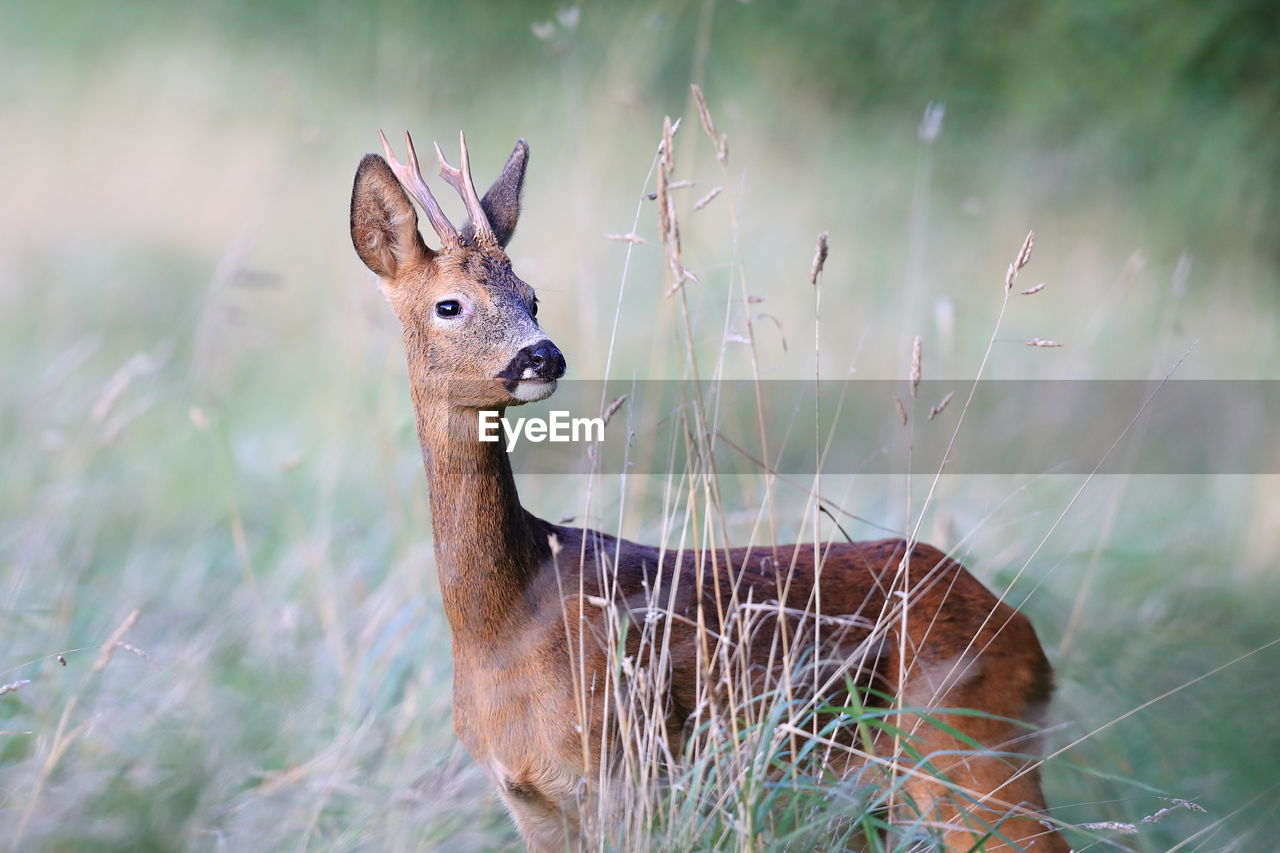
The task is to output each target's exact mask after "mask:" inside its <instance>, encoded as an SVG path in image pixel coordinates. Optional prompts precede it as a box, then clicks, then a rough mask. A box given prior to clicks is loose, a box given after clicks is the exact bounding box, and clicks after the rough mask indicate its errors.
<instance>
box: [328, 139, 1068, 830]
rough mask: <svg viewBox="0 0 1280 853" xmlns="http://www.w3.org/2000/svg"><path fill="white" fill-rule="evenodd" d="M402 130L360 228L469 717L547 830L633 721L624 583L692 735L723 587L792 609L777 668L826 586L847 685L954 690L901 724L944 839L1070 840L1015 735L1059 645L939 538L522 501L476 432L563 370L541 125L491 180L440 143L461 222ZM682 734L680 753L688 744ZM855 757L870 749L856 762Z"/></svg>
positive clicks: (757, 663)
mask: <svg viewBox="0 0 1280 853" xmlns="http://www.w3.org/2000/svg"><path fill="white" fill-rule="evenodd" d="M405 136H406V142H407V143H408V164H407V165H402V164H401V163H399V162H397V160H396V158H395V156H394V155H393V154H392V152H391V147H390V146H389V145H388V144H387V140H386V137H383V138H382V143H383V147H384V150H385V152H386V155H387V156H386V159H384V158H383V157H381V156H378V155H377V154H368V155H366V156H365V157H364V159H363V160H362V161H361V162H360V167H359V170H358V171H357V172H356V176H355V187H354V190H353V194H352V199H351V238H352V242H353V243H354V245H355V249H356V252H357V253H358V254H359V256H360V259H361V260H362V261H364V263H365V264H366V265H367V266H368V267H369V269H371V270H372V271H373V272H374V273H376V274H377V276H378V277H379V279H380V285H381V289H382V292H383V294H384V295H385V297H386V299H387V301H388V302H389V303H390V304H391V307H392V308H393V309H394V311H395V313H396V316H397V317H398V318H399V320H400V323H401V325H402V327H403V332H404V348H405V354H406V357H407V360H408V376H409V384H410V393H411V396H412V400H413V406H414V409H415V413H416V416H417V427H418V439H419V441H420V443H421V446H422V456H423V461H424V465H425V468H426V476H427V482H428V485H429V488H430V506H431V522H432V530H433V533H434V544H435V559H436V565H437V568H438V570H439V575H440V591H441V597H442V599H443V604H444V609H445V614H446V616H447V617H448V621H449V626H450V629H451V631H452V646H453V662H454V681H453V719H454V726H455V728H456V730H457V733H458V736H459V737H460V738H461V740H462V743H463V744H464V745H465V746H466V748H467V750H468V751H469V752H470V753H471V755H472V756H473V757H474V758H475V760H476V762H477V763H478V764H479V765H480V766H481V767H482V768H484V769H485V770H486V771H487V772H488V773H489V774H490V775H491V776H492V777H493V780H494V782H495V783H496V785H497V787H498V790H499V792H500V794H501V797H502V799H503V800H504V801H505V803H506V806H507V808H508V809H509V810H510V812H511V814H512V815H513V816H514V818H515V821H516V823H517V824H518V827H519V831H520V834H521V835H522V836H523V838H524V840H525V842H526V843H527V844H528V846H529V848H530V849H531V850H538V851H551V850H563V849H565V848H566V847H572V846H573V845H574V844H575V838H576V837H578V834H579V832H580V830H581V829H582V824H581V821H582V815H583V814H584V809H585V806H584V803H585V802H587V801H589V799H590V798H591V796H592V788H593V781H592V780H593V779H597V778H599V774H600V771H601V767H600V764H601V762H602V760H604V761H607V759H602V748H603V745H605V744H607V742H609V738H610V737H611V736H612V735H611V733H610V730H609V729H608V728H607V725H606V723H604V722H603V721H604V720H606V719H607V717H608V713H607V709H606V708H604V707H601V703H603V702H604V701H605V700H604V698H603V694H604V691H603V690H599V689H597V688H598V687H599V684H600V683H602V682H604V681H605V680H606V679H607V678H609V677H610V675H609V673H610V672H611V666H612V661H613V658H612V657H611V650H610V649H608V648H606V647H605V646H604V644H602V643H601V642H599V641H598V637H599V636H600V635H601V634H602V633H604V632H602V631H600V630H599V626H598V624H596V623H597V622H598V620H600V619H603V618H605V617H604V615H603V614H604V610H603V609H602V607H601V600H602V598H603V597H613V598H614V599H617V600H622V601H624V602H626V605H625V606H626V607H631V606H632V605H633V604H634V603H635V602H640V606H641V607H644V606H647V607H649V608H651V609H653V608H660V609H661V614H660V615H661V616H663V617H667V618H666V619H665V622H666V624H667V627H668V629H669V630H670V645H669V655H668V657H667V658H665V664H664V666H665V668H666V671H665V673H664V674H663V677H662V678H659V679H658V683H660V684H661V685H664V686H662V687H661V690H662V691H663V694H662V696H661V697H660V699H661V707H662V709H663V714H664V715H665V719H664V720H662V723H664V724H665V727H666V729H667V731H668V732H669V733H670V735H671V737H672V739H673V743H678V742H679V739H680V738H681V737H682V733H684V736H687V732H688V730H689V728H690V721H691V719H692V718H693V717H695V716H696V715H697V714H698V713H702V714H706V713H707V712H706V702H707V699H706V694H705V693H700V692H699V690H700V687H699V685H704V686H705V685H707V684H711V685H716V684H718V683H719V681H720V679H719V677H718V676H717V673H716V666H717V663H716V661H715V660H713V659H710V658H708V657H707V656H706V655H705V654H702V653H700V651H699V649H700V648H702V649H705V644H706V643H707V637H708V636H711V637H716V638H717V639H716V640H714V641H713V642H724V641H725V640H724V637H723V636H722V634H721V633H717V632H727V630H728V629H727V628H726V627H725V625H724V619H725V612H726V611H725V608H726V607H732V606H733V605H732V604H728V605H726V602H730V603H732V602H741V601H747V600H750V601H753V602H755V605H756V606H759V605H760V604H761V603H765V602H767V603H770V605H771V606H772V607H773V611H772V615H768V616H766V617H765V619H764V621H763V622H762V623H761V624H762V625H763V630H753V631H752V632H751V633H749V634H747V633H743V632H739V634H738V635H737V637H736V639H734V638H730V640H729V642H733V643H735V649H736V650H735V651H734V654H735V655H740V656H743V657H745V658H747V659H748V660H749V663H750V668H751V670H752V671H753V672H757V673H759V672H762V671H765V670H768V668H769V667H771V666H774V665H775V662H774V659H773V658H772V657H771V650H770V649H771V643H772V642H773V639H772V638H773V636H774V634H775V631H774V630H773V629H775V628H778V627H782V628H783V630H784V631H785V630H792V631H793V633H794V632H795V631H796V630H797V629H796V627H795V626H791V627H790V628H788V627H787V625H786V624H785V623H787V622H788V620H789V618H790V614H792V613H803V612H805V610H806V608H812V607H813V601H814V600H815V599H816V600H817V601H818V602H820V610H821V615H820V617H814V619H815V620H816V619H818V618H821V619H827V618H828V617H830V618H831V619H832V624H834V625H836V626H837V627H835V628H831V629H827V628H824V629H823V631H824V635H823V637H822V640H823V643H824V645H823V646H822V648H823V650H824V651H829V650H833V649H834V650H835V651H836V652H838V653H840V654H842V655H844V657H843V658H842V659H844V660H846V661H853V660H854V658H855V657H857V655H855V656H853V657H850V656H849V654H848V650H850V649H856V650H861V651H860V652H858V654H859V655H860V658H859V660H860V663H848V664H846V665H845V668H844V669H843V670H837V671H836V672H834V673H828V674H829V675H833V676H834V677H833V678H828V679H827V682H828V684H829V685H830V684H835V685H836V688H835V689H834V690H833V692H832V695H833V696H836V695H840V696H843V695H845V694H846V691H847V690H848V689H849V688H848V687H847V684H846V681H845V680H844V677H843V676H844V675H845V674H848V675H849V676H850V678H851V679H854V680H856V681H857V682H858V683H860V684H865V685H868V686H869V687H871V688H874V689H875V690H876V691H877V692H876V693H875V694H871V693H869V694H867V695H868V696H872V695H878V696H881V697H884V696H887V697H892V699H893V700H894V701H896V702H897V703H899V705H898V707H900V708H902V709H903V713H904V714H905V713H906V712H907V711H909V710H911V709H913V708H914V709H919V708H921V707H922V706H927V707H930V708H938V709H942V710H939V711H938V712H937V714H936V719H937V720H940V721H941V722H940V723H934V722H932V721H924V720H923V719H922V718H921V717H920V716H916V717H913V718H912V719H913V720H914V726H912V725H911V724H910V723H909V722H902V721H901V720H899V721H898V723H899V726H900V728H901V729H913V730H914V734H913V735H912V736H911V742H912V746H913V748H914V750H916V751H918V754H919V755H921V756H925V757H927V758H928V760H929V762H930V764H929V767H928V769H927V770H926V771H919V770H917V771H915V772H908V773H907V775H906V781H905V783H904V784H903V787H904V789H905V792H906V794H907V795H908V797H909V799H910V800H911V801H913V802H914V804H915V807H916V808H918V809H920V810H921V813H923V815H924V816H925V819H926V820H928V821H931V822H932V823H933V825H935V826H940V827H942V828H943V833H942V834H943V837H944V840H945V845H946V848H947V850H950V851H964V850H973V849H984V847H985V849H988V850H996V849H1001V850H1006V851H1009V850H1013V849H1033V850H1044V851H1066V850H1067V849H1068V848H1067V845H1066V843H1065V841H1064V840H1063V839H1062V837H1061V836H1060V835H1059V834H1058V833H1057V832H1055V831H1053V830H1052V829H1051V828H1049V827H1048V825H1047V824H1046V823H1045V822H1043V821H1042V818H1043V815H1042V814H1041V811H1042V810H1043V808H1044V798H1043V795H1042V794H1041V791H1040V783H1039V780H1038V777H1037V774H1036V771H1035V764H1034V763H1033V762H1031V761H1030V760H1029V759H1027V758H1026V757H1025V756H1023V757H1022V758H1018V757H1017V756H1011V755H1009V754H1005V753H998V752H996V750H1000V749H1001V748H1006V747H1007V746H1008V745H1009V744H1011V743H1014V742H1017V741H1019V740H1020V739H1025V733H1024V732H1023V728H1022V727H1020V726H1019V725H1018V724H1017V723H1016V721H1018V720H1022V719H1026V718H1028V717H1029V716H1030V715H1031V714H1032V713H1033V712H1034V710H1035V709H1036V708H1037V707H1038V706H1040V705H1042V704H1044V703H1045V702H1046V701H1047V699H1048V696H1049V691H1050V668H1049V664H1048V661H1047V660H1046V659H1045V655H1044V653H1043V651H1042V650H1041V647H1040V643H1039V642H1038V640H1037V639H1036V635H1035V632H1034V631H1033V630H1032V627H1031V625H1030V623H1029V622H1028V621H1027V619H1026V618H1025V617H1024V616H1022V615H1021V614H1020V613H1018V612H1017V611H1016V610H1014V609H1013V608H1011V607H1009V606H1008V605H1007V604H1005V603H1004V602H1002V601H1000V600H999V599H998V598H997V597H996V596H994V595H992V594H991V593H990V592H989V591H988V590H987V589H986V588H984V587H983V586H982V585H981V584H980V583H979V582H978V581H977V580H976V579H975V578H974V577H973V576H972V575H970V574H969V573H968V572H967V571H966V570H965V569H964V568H963V567H962V566H960V565H959V564H958V563H956V562H954V561H952V560H950V559H948V558H947V557H946V556H945V555H944V554H943V553H942V552H940V551H938V550H936V549H934V548H932V547H929V546H927V545H922V544H916V545H909V544H908V543H907V542H905V541H903V540H900V539H885V540H880V541H875V542H859V543H850V542H839V543H825V544H823V545H822V553H821V554H818V553H817V552H816V549H815V547H814V546H813V544H812V543H811V544H809V545H803V546H802V545H786V546H777V547H770V548H761V547H755V548H733V549H723V550H715V549H704V550H694V551H692V552H685V553H681V554H678V555H673V554H672V553H671V552H668V551H664V550H660V549H658V548H656V547H650V546H646V545H639V544H636V543H633V542H628V541H625V540H621V539H618V538H615V537H613V536H610V535H608V534H606V533H600V532H597V531H594V530H587V529H580V528H574V527H565V526H561V525H558V524H552V523H550V522H548V521H544V520H542V519H540V518H538V517H536V516H534V515H532V514H531V513H529V512H527V511H526V510H525V509H524V507H522V506H521V505H520V498H519V496H518V495H517V494H516V486H515V480H514V478H513V475H512V469H511V463H510V461H509V458H508V455H507V452H506V451H505V450H504V447H503V445H502V443H500V442H498V443H493V442H481V441H479V431H478V416H479V412H480V410H482V409H484V410H499V411H502V410H505V408H506V407H507V406H516V405H520V404H521V403H525V402H531V401H536V400H541V399H544V398H546V397H547V396H549V395H550V394H551V393H552V392H553V391H554V390H555V388H556V380H558V379H560V378H561V377H562V376H563V375H564V372H565V360H564V357H563V356H562V355H561V353H560V350H559V349H557V348H556V346H555V344H553V343H552V342H551V340H550V339H549V338H548V337H547V336H546V335H545V334H544V333H543V332H542V330H541V329H540V328H539V326H538V322H537V320H536V316H537V308H538V301H537V297H536V295H535V293H534V290H533V288H532V287H530V286H529V285H528V284H526V283H525V282H524V281H522V280H521V279H520V278H518V277H517V276H516V274H515V273H514V272H513V271H512V269H511V262H510V260H509V259H508V257H507V255H506V253H505V247H506V245H507V242H508V241H509V240H510V239H511V236H512V232H513V231H514V230H515V227H516V221H517V219H518V217H519V214H520V194H521V189H522V186H523V182H524V174H525V167H526V165H527V163H528V159H529V149H528V146H527V145H526V144H525V142H524V141H523V140H521V141H520V142H518V143H517V144H516V147H515V150H514V151H513V152H512V153H511V156H510V158H509V159H508V160H507V163H506V166H505V167H504V168H503V170H502V174H501V175H500V176H499V177H498V179H497V181H496V182H495V183H494V184H493V185H492V186H491V187H490V188H489V190H488V192H486V193H485V195H484V197H483V198H481V197H479V196H478V194H477V193H476V188H475V186H474V184H473V183H472V179H471V171H470V162H469V157H468V153H467V147H466V140H465V138H462V139H461V143H462V145H461V162H460V166H461V168H454V167H452V166H450V165H449V164H448V163H447V162H446V160H445V157H444V155H443V154H442V153H441V152H440V149H439V146H437V147H436V153H437V155H438V156H439V159H440V170H441V175H442V176H443V178H444V179H445V180H446V181H447V182H448V183H449V184H450V185H451V186H452V187H453V188H454V189H455V190H457V191H458V193H459V194H460V195H461V196H462V199H463V201H464V203H465V205H466V210H467V214H468V216H469V220H468V221H467V222H466V223H465V224H464V225H463V227H462V228H461V229H458V228H455V227H454V226H453V224H452V223H451V222H450V221H449V220H448V219H447V218H446V216H445V215H444V213H443V212H442V211H441V209H440V206H439V205H438V204H437V202H436V200H435V198H434V197H433V196H432V194H431V190H430V189H429V188H428V187H427V184H426V181H425V180H424V179H423V177H422V173H421V171H420V168H419V165H418V160H417V156H416V154H415V152H414V149H413V142H412V140H410V139H409V138H408V134H406V135H405ZM406 190H407V191H408V193H409V194H411V195H412V196H413V197H414V198H415V199H416V200H417V201H418V203H419V205H421V207H422V208H423V210H424V211H425V212H426V214H427V217H428V219H429V220H430V222H431V225H432V227H433V229H434V230H435V232H436V234H437V235H438V237H439V240H440V248H439V249H431V248H429V247H428V246H427V244H426V243H425V242H424V240H423V238H422V236H421V234H420V233H419V231H418V217H417V213H416V212H415V209H414V207H413V204H412V203H411V202H410V200H409V198H408V197H407V196H406V194H405V191H406ZM819 576H820V580H817V579H818V578H819ZM904 577H905V578H908V579H909V580H906V581H904V580H903V578H904ZM895 584H897V586H896V587H895ZM657 589H661V590H662V594H661V598H659V599H657V600H656V601H655V600H654V596H652V594H651V593H652V591H653V590H657ZM766 609H767V608H766ZM864 614H867V615H864ZM881 614H889V615H888V616H887V617H884V618H877V617H878V616H880V615H881ZM801 618H803V617H801ZM771 620H772V621H771ZM780 623H782V624H781V625H780ZM815 624H816V621H815ZM758 627H759V626H758ZM814 634H815V635H816V634H817V631H816V629H814ZM794 636H799V634H794ZM794 636H793V639H794ZM627 642H628V644H632V643H633V642H634V636H632V637H631V638H629V639H628V640H627ZM629 649H630V645H629ZM619 689H622V688H619ZM752 689H754V688H753V687H751V686H750V685H748V687H747V690H748V691H749V690H752ZM713 692H714V690H713ZM722 698H723V697H722ZM868 701H871V700H870V699H868ZM717 702H719V707H718V708H713V710H712V713H720V712H722V713H726V714H732V713H733V706H732V703H731V702H729V701H727V700H726V701H723V702H720V701H719V700H715V701H713V702H712V704H713V705H715V704H716V703H717ZM833 704H834V705H840V704H847V703H842V702H840V701H834V702H833ZM700 705H701V708H702V710H700V711H699V710H698V709H699V707H700ZM948 709H951V710H955V709H974V710H977V711H978V712H980V714H979V715H977V716H974V715H972V714H968V715H966V714H963V713H950V712H949V710H948ZM702 719H703V720H704V721H705V719H706V717H705V716H704V717H703V718H702ZM848 737H851V738H852V737H854V736H853V735H849V736H848ZM904 737H905V736H904ZM974 744H977V745H979V747H980V748H975V746H974ZM862 746H863V747H864V748H865V749H866V750H871V749H872V747H873V745H872V744H863V745H862ZM672 753H673V754H674V755H677V756H678V755H679V749H678V747H675V748H673V749H672ZM862 754H863V755H866V752H863V753H862ZM863 765H864V766H865V759H864V761H863ZM921 766H923V765H921ZM854 768H855V762H854V761H852V760H850V761H849V762H848V764H847V766H846V767H845V772H851V771H852V770H853V769H854ZM605 770H606V771H607V770H608V767H607V766H606V768H605ZM941 777H945V778H946V779H947V780H949V782H950V784H944V783H943V782H942V781H940V779H941Z"/></svg>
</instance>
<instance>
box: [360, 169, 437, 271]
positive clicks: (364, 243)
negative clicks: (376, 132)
mask: <svg viewBox="0 0 1280 853" xmlns="http://www.w3.org/2000/svg"><path fill="white" fill-rule="evenodd" d="M351 242H352V244H353V245H354V246H355V248H356V254H357V255H359V256H360V260H362V261H364V264H365V266H367V267H368V268H369V269H371V270H373V271H374V272H375V273H377V274H378V275H379V276H381V277H382V278H384V279H388V280H390V279H393V278H395V277H396V275H397V274H399V273H400V272H403V271H404V270H405V269H408V268H409V267H412V266H415V265H417V264H421V263H424V262H426V261H429V260H430V259H431V258H432V257H433V254H434V253H433V252H432V251H431V250H430V249H429V248H427V244H426V243H424V242H423V241H422V235H421V234H419V233H418V214H417V212H416V211H415V210H414V209H413V203H412V202H410V201H409V197H408V196H406V195H405V194H404V190H403V189H401V188H400V182H399V181H398V180H397V179H396V176H395V174H394V173H393V172H392V171H391V167H390V166H388V165H387V161H386V160H383V159H382V158H381V157H379V156H378V155H377V154H366V155H364V159H363V160H361V161H360V168H359V169H357V170H356V181H355V186H354V187H353V188H352V190H351Z"/></svg>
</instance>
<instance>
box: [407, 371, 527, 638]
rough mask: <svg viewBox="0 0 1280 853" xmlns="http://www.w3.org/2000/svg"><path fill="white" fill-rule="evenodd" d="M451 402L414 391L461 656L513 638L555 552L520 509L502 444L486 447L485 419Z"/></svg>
mask: <svg viewBox="0 0 1280 853" xmlns="http://www.w3.org/2000/svg"><path fill="white" fill-rule="evenodd" d="M445 397H446V395H445V393H444V389H442V388H441V389H431V388H429V387H422V388H421V389H420V388H419V386H418V384H417V383H414V388H413V398H414V399H413V402H414V409H415V410H416V414H417V420H418V440H419V442H420V443H421V445H422V458H423V463H424V465H425V467H426V472H427V485H428V488H429V489H430V493H431V498H430V503H431V527H432V532H433V535H434V539H435V556H436V565H437V567H438V570H439V573H440V593H441V597H442V599H443V601H444V610H445V615H446V616H447V617H448V619H449V625H450V627H451V628H452V630H453V635H454V645H455V648H456V647H457V646H458V645H459V644H467V643H469V642H472V641H474V642H478V643H491V642H492V641H494V640H496V639H498V638H500V637H501V636H502V635H503V634H504V633H505V632H509V631H510V630H511V627H512V625H514V624H516V621H517V620H518V619H519V617H520V616H521V615H522V614H523V612H524V610H525V608H526V601H525V598H526V596H525V593H526V590H527V589H528V587H529V585H530V584H531V583H532V581H533V579H534V578H535V577H537V575H538V572H539V569H540V567H541V563H542V558H543V556H544V555H545V552H548V551H549V545H548V544H547V542H546V533H545V532H543V531H541V530H540V524H539V522H538V520H537V519H536V518H534V517H533V516H532V515H530V514H529V513H527V512H525V510H524V508H523V507H521V506H520V496H519V495H518V494H517V492H516V483H515V477H514V476H513V474H512V472H511V460H510V458H509V457H508V455H507V452H506V450H504V448H503V444H502V442H500V441H498V442H481V441H480V440H479V412H478V411H477V410H475V409H467V408H459V407H455V406H452V405H450V404H449V403H448V402H447V401H446V399H445ZM499 413H500V414H501V410H499ZM539 540H541V541H539Z"/></svg>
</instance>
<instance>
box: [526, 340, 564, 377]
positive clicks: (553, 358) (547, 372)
mask: <svg viewBox="0 0 1280 853" xmlns="http://www.w3.org/2000/svg"><path fill="white" fill-rule="evenodd" d="M529 366H530V367H532V368H533V373H534V375H535V376H537V377H538V378H539V379H559V378H560V377H561V376H564V371H565V368H566V365H565V363H564V355H563V354H561V352H560V350H559V349H557V348H556V345H555V344H553V343H551V341H548V340H543V341H539V342H538V343H536V344H534V345H533V346H532V347H531V348H530V349H529Z"/></svg>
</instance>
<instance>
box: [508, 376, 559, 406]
mask: <svg viewBox="0 0 1280 853" xmlns="http://www.w3.org/2000/svg"><path fill="white" fill-rule="evenodd" d="M555 390H556V381H555V380H554V379H522V380H520V381H519V382H517V383H516V387H515V390H514V391H512V392H511V396H512V397H515V398H516V399H517V400H519V401H520V402H522V403H536V402H538V401H539V400H545V399H547V398H548V397H550V396H551V395H552V394H553V393H554V392H555Z"/></svg>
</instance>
